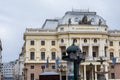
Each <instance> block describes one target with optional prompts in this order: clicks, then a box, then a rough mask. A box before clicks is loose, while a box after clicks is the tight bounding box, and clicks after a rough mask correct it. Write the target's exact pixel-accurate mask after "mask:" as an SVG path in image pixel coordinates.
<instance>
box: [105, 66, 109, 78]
mask: <svg viewBox="0 0 120 80" xmlns="http://www.w3.org/2000/svg"><path fill="white" fill-rule="evenodd" d="M105 72H108V66H107V65H105ZM105 78H106V80H108V74H105Z"/></svg>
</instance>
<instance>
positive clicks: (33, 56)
mask: <svg viewBox="0 0 120 80" xmlns="http://www.w3.org/2000/svg"><path fill="white" fill-rule="evenodd" d="M34 59H35V53H34V52H30V60H34Z"/></svg>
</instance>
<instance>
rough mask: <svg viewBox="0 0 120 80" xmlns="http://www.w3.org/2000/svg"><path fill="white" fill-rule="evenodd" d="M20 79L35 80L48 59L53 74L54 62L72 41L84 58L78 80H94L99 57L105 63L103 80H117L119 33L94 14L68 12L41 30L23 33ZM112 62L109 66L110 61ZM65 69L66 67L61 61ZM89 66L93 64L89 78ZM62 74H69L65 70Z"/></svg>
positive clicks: (119, 77)
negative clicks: (22, 70) (23, 43)
mask: <svg viewBox="0 0 120 80" xmlns="http://www.w3.org/2000/svg"><path fill="white" fill-rule="evenodd" d="M24 40H25V45H24V49H25V52H24V67H25V68H24V74H25V75H24V76H25V77H24V79H25V80H34V79H39V75H40V74H41V73H42V72H44V71H45V70H46V67H45V65H46V59H47V57H49V64H50V65H49V69H50V70H55V59H56V58H57V56H59V57H60V58H62V56H63V55H64V54H63V52H65V50H66V48H67V47H68V46H70V45H71V44H72V42H73V40H76V45H77V46H79V47H80V49H81V50H82V52H84V53H85V54H86V59H85V62H83V63H81V66H80V74H81V75H80V76H81V78H82V80H89V79H90V76H92V80H93V79H94V80H97V78H98V77H99V75H98V74H96V72H97V71H99V70H100V66H101V64H100V62H97V60H99V58H100V57H102V58H103V59H104V60H106V61H105V62H104V63H103V65H104V71H106V72H109V73H108V74H105V77H106V79H107V80H108V79H109V80H112V79H116V80H120V76H119V74H120V71H118V70H119V67H120V64H119V62H120V60H119V57H120V31H118V30H109V27H108V26H107V25H106V21H105V20H104V19H103V18H102V17H100V16H99V15H97V14H96V12H88V11H84V12H82V11H68V12H66V13H65V15H64V16H63V17H62V18H60V19H47V20H46V21H45V23H44V24H43V26H42V28H40V29H34V28H29V29H26V31H25V33H24ZM113 57H114V58H116V61H117V62H116V64H115V65H114V68H113V67H112V66H113V62H112V60H111V59H112V58H113ZM61 63H63V64H64V65H65V66H66V67H69V66H67V63H66V62H65V61H62V60H61ZM90 63H92V64H93V69H92V74H91V75H90V72H91V70H90V67H89V65H90ZM66 71H68V72H69V70H68V68H66Z"/></svg>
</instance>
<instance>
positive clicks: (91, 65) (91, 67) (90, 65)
mask: <svg viewBox="0 0 120 80" xmlns="http://www.w3.org/2000/svg"><path fill="white" fill-rule="evenodd" d="M89 67H90V80H92V69H93V64H92V63H90V64H89Z"/></svg>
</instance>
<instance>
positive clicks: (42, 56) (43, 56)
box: [41, 52, 45, 60]
mask: <svg viewBox="0 0 120 80" xmlns="http://www.w3.org/2000/svg"><path fill="white" fill-rule="evenodd" d="M41 60H45V52H41Z"/></svg>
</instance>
